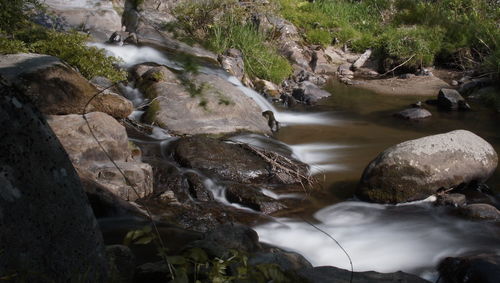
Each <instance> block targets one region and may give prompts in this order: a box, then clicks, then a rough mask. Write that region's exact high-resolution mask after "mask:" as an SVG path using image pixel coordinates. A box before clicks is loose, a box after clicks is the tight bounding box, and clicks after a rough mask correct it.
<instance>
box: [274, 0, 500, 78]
mask: <svg viewBox="0 0 500 283" xmlns="http://www.w3.org/2000/svg"><path fill="white" fill-rule="evenodd" d="M277 1H278V2H279V3H280V5H281V13H282V15H283V16H284V17H285V18H286V19H288V20H290V21H292V22H293V23H294V24H295V25H297V26H298V27H300V28H301V29H302V30H303V31H304V34H305V36H304V39H305V40H306V41H308V42H309V43H311V44H320V45H323V46H326V45H329V44H330V43H332V41H333V39H337V40H338V41H339V42H340V43H343V44H346V45H347V46H350V47H351V48H353V49H354V50H355V51H359V52H360V51H363V50H365V49H367V48H373V49H375V51H376V54H377V55H378V56H379V57H380V58H391V59H393V61H394V64H396V63H400V62H404V61H406V60H409V61H408V63H407V66H408V67H411V68H418V67H421V66H428V65H431V64H433V63H435V62H438V63H442V64H448V65H451V66H453V67H458V68H462V69H466V68H480V69H482V70H483V71H484V72H490V73H496V74H497V75H498V74H500V73H499V66H500V65H499V64H500V56H499V52H498V50H499V48H500V47H499V45H500V28H499V24H500V5H498V4H497V2H495V1H485V0H442V1H425V0H364V1H348V0H318V1H315V2H314V3H310V2H306V1H300V0H277ZM410 58H411V59H410Z"/></svg>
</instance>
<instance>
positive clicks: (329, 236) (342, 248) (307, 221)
mask: <svg viewBox="0 0 500 283" xmlns="http://www.w3.org/2000/svg"><path fill="white" fill-rule="evenodd" d="M301 218H302V220H303V221H304V222H306V223H307V224H309V225H311V226H312V227H314V228H315V229H316V230H318V231H320V232H321V233H323V234H325V235H326V236H328V238H330V239H332V240H333V241H334V242H335V243H336V244H337V246H339V247H340V249H341V250H342V251H343V252H344V253H345V255H346V256H347V258H348V259H349V264H350V265H351V279H350V280H349V282H350V283H352V278H353V277H354V267H353V265H352V259H351V256H350V255H349V254H348V253H347V251H346V250H345V249H344V247H342V245H341V244H340V243H339V241H337V240H336V239H335V238H334V237H333V236H332V235H330V234H328V233H327V232H325V231H324V230H322V229H321V228H319V227H318V226H316V225H314V224H312V223H311V222H310V221H309V220H307V219H305V218H304V217H301Z"/></svg>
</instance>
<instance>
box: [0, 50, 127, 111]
mask: <svg viewBox="0 0 500 283" xmlns="http://www.w3.org/2000/svg"><path fill="white" fill-rule="evenodd" d="M0 75H2V76H3V77H4V78H5V79H7V80H8V81H9V82H10V83H13V84H15V85H16V86H18V87H19V88H21V89H22V90H23V94H24V95H25V96H26V97H28V98H29V99H30V100H31V101H32V102H33V103H34V104H35V106H36V107H37V108H38V109H39V110H40V111H41V112H42V113H44V114H49V115H63V114H81V113H82V112H83V110H84V107H85V105H86V104H87V102H88V101H90V100H91V98H92V97H94V95H96V94H97V93H98V92H99V90H98V89H97V88H96V87H95V86H93V85H92V84H90V83H89V82H88V81H87V80H86V79H85V78H84V77H82V76H81V75H80V74H79V73H77V72H76V71H74V70H73V69H72V68H71V67H69V66H68V65H66V64H65V63H64V62H62V61H61V60H59V59H58V58H56V57H52V56H48V55H39V54H10V55H1V56H0ZM86 110H87V112H92V111H101V112H105V113H107V114H109V115H111V116H113V117H116V118H126V117H127V116H128V115H130V113H132V110H133V106H132V102H130V101H129V100H127V99H125V98H124V97H121V96H119V95H117V94H111V93H104V94H101V95H99V96H97V97H95V98H94V99H92V101H91V103H90V104H89V105H88V107H87V109H86Z"/></svg>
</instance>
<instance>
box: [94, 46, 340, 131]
mask: <svg viewBox="0 0 500 283" xmlns="http://www.w3.org/2000/svg"><path fill="white" fill-rule="evenodd" d="M89 46H94V47H97V48H102V49H105V50H106V51H107V52H108V54H109V55H112V56H115V57H117V58H121V59H122V61H123V63H122V66H123V67H126V68H128V67H131V66H134V65H136V64H141V63H146V62H154V63H157V64H160V65H165V66H167V67H169V68H172V69H175V70H182V69H183V68H182V64H180V63H178V62H176V61H175V60H171V59H169V58H168V57H167V55H165V54H164V53H161V52H159V51H158V50H156V49H154V48H151V47H146V46H141V47H138V46H134V45H123V46H116V45H110V44H104V43H89ZM199 71H200V72H202V73H205V74H215V75H217V76H219V77H221V78H223V79H225V80H227V81H228V82H230V83H231V84H233V85H234V86H236V87H237V88H238V89H239V90H241V91H242V92H243V93H244V94H245V95H247V96H248V97H250V98H252V99H253V100H254V101H255V103H257V105H258V106H259V107H260V109H261V110H262V111H267V110H270V111H273V113H274V116H275V118H276V120H277V121H278V122H280V123H282V124H283V125H292V124H296V125H297V124H301V125H313V124H316V125H334V123H335V121H334V120H332V119H331V118H329V117H328V115H327V114H326V113H298V112H291V111H280V110H278V109H276V108H275V107H274V106H273V105H272V104H271V103H270V102H269V101H267V99H265V98H264V97H263V96H262V95H260V94H259V93H257V92H256V91H254V90H253V89H251V88H248V87H246V86H244V85H243V84H242V83H241V81H240V80H238V79H237V78H236V77H234V76H230V75H229V74H227V73H226V72H225V71H224V70H222V69H214V68H208V67H201V68H200V70H199Z"/></svg>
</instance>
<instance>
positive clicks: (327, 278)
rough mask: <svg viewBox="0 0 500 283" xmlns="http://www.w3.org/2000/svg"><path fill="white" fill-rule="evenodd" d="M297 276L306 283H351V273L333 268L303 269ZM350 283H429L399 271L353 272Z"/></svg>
mask: <svg viewBox="0 0 500 283" xmlns="http://www.w3.org/2000/svg"><path fill="white" fill-rule="evenodd" d="M298 275H299V276H300V277H301V278H302V279H303V280H307V282H311V283H323V282H331V280H332V278H335V282H338V283H348V282H351V271H349V270H345V269H340V268H337V267H333V266H319V267H314V268H304V269H301V270H299V271H298ZM353 278H354V280H353V281H352V282H357V283H358V282H359V283H372V282H394V283H396V282H397V283H425V282H429V281H427V280H424V279H422V278H420V277H418V276H416V275H412V274H408V273H404V272H401V271H398V272H394V273H378V272H375V271H367V272H355V273H354V275H353Z"/></svg>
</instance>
